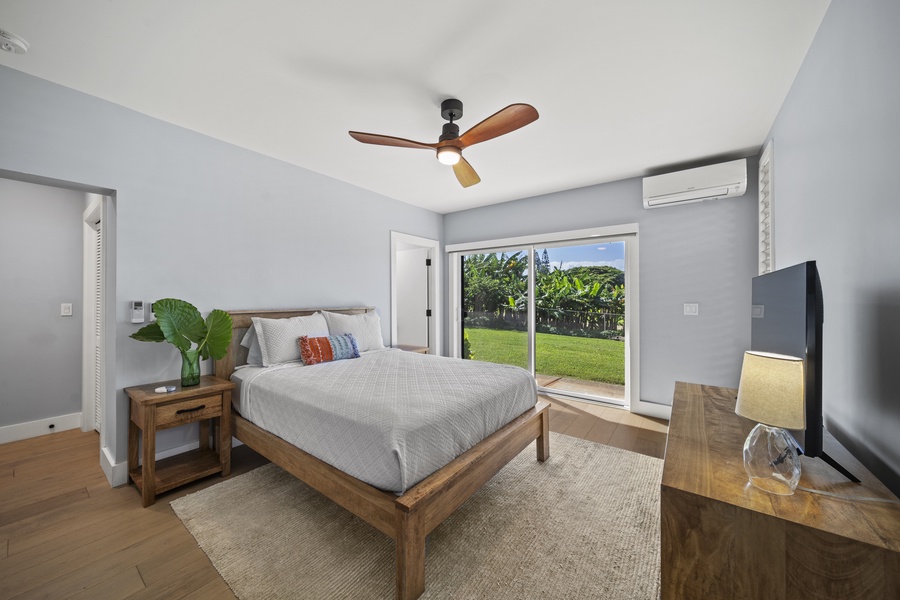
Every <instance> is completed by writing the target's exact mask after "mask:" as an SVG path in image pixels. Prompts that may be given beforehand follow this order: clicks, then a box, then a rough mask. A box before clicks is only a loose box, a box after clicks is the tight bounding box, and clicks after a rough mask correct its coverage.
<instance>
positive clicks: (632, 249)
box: [445, 223, 659, 416]
mask: <svg viewBox="0 0 900 600" xmlns="http://www.w3.org/2000/svg"><path fill="white" fill-rule="evenodd" d="M603 239H614V240H616V241H624V242H625V261H626V262H625V290H626V292H625V374H626V377H625V408H627V409H628V410H630V411H632V412H635V413H639V414H646V415H651V416H659V415H657V414H656V413H657V411H656V410H654V409H655V407H656V405H655V404H653V403H650V402H643V401H641V399H640V315H639V308H640V302H639V298H640V287H639V286H640V272H639V265H640V261H639V259H638V224H637V223H628V224H623V225H614V226H608V227H595V228H590V229H577V230H572V231H561V232H556V233H546V234H537V235H531V236H519V237H513V238H503V239H496V240H484V241H478V242H465V243H460V244H449V245H447V246H446V248H445V250H446V252H447V253H448V263H449V266H450V268H449V277H450V280H449V293H450V316H451V318H450V322H449V327H448V329H449V332H450V340H451V343H450V347H449V351H450V355H451V356H453V357H457V358H459V357H460V356H461V355H462V344H461V337H462V327H463V322H462V306H461V301H462V297H461V294H462V290H461V278H462V268H461V256H462V255H464V254H473V253H492V252H496V251H502V250H509V249H511V248H523V247H526V248H527V247H538V246H541V245H547V246H553V245H575V244H577V243H578V242H585V243H594V242H600V241H602V240H603ZM532 261H533V256H532V257H529V269H528V296H529V302H532V301H533V298H534V281H535V275H534V272H535V268H534V266H533V265H532V264H531V262H532ZM534 312H535V311H534V310H529V311H528V336H529V340H533V339H534V332H535V315H534ZM534 347H535V344H534V343H531V342H529V355H528V365H529V369H530V370H531V372H532V373H534V368H535V357H534V351H535V348H534ZM541 391H546V392H547V393H558V392H559V391H558V390H553V389H549V388H548V389H544V388H541ZM566 395H570V394H566Z"/></svg>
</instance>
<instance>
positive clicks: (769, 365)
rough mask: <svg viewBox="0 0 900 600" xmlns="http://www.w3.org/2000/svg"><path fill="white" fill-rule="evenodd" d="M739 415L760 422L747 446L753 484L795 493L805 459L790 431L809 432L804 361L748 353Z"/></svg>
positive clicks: (746, 459)
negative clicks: (805, 402)
mask: <svg viewBox="0 0 900 600" xmlns="http://www.w3.org/2000/svg"><path fill="white" fill-rule="evenodd" d="M734 412H736V413H737V414H738V415H740V416H742V417H746V418H748V419H750V420H753V421H756V422H757V423H758V424H757V425H756V427H754V428H753V430H752V431H751V432H750V435H748V436H747V440H746V441H745V442H744V470H745V471H747V475H748V476H749V477H750V483H752V484H753V485H754V486H755V487H757V488H759V489H761V490H765V491H766V492H769V493H772V494H779V495H783V496H788V495H790V494H793V493H794V490H795V489H796V488H797V483H799V481H800V457H799V456H798V454H797V446H796V444H795V442H794V440H793V439H791V437H790V436H789V435H788V433H787V432H786V431H785V429H803V428H804V427H806V412H805V410H804V395H803V359H800V358H797V357H796V356H785V355H783V354H771V353H768V352H756V351H748V352H745V353H744V365H743V367H742V368H741V383H740V387H739V388H738V397H737V405H736V406H735V408H734Z"/></svg>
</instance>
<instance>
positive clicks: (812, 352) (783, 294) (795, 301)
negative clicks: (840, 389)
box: [750, 261, 823, 456]
mask: <svg viewBox="0 0 900 600" xmlns="http://www.w3.org/2000/svg"><path fill="white" fill-rule="evenodd" d="M752 304H753V308H752V312H751V317H752V318H751V320H750V323H751V326H750V349H751V350H759V351H763V352H775V353H777V354H787V355H790V356H797V357H799V358H802V359H803V362H804V367H805V377H806V381H805V391H806V428H805V429H804V430H800V431H791V432H790V433H791V434H792V435H793V436H794V439H795V440H796V441H797V446H798V448H799V449H800V451H801V452H802V453H803V454H806V455H807V456H819V455H821V454H822V437H823V429H822V428H823V423H822V322H823V314H822V313H823V302H822V284H821V282H820V281H819V272H818V270H817V269H816V262H815V261H809V262H805V263H802V264H799V265H795V266H793V267H787V268H785V269H779V270H777V271H772V272H771V273H766V274H765V275H760V276H758V277H754V278H753V301H752Z"/></svg>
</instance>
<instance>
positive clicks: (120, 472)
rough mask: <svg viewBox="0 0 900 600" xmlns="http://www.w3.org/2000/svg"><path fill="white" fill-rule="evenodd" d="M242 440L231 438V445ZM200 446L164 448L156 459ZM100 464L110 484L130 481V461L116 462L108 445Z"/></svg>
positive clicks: (102, 454) (101, 456) (237, 443)
mask: <svg viewBox="0 0 900 600" xmlns="http://www.w3.org/2000/svg"><path fill="white" fill-rule="evenodd" d="M241 445H242V444H241V442H240V441H239V440H236V439H234V438H231V446H232V448H234V447H236V446H241ZM199 447H200V442H199V441H197V442H192V443H190V444H185V445H183V446H176V447H175V448H169V449H168V450H163V451H162V452H157V453H156V460H162V459H164V458H168V457H170V456H175V455H176V454H181V453H182V452H188V451H190V450H196V449H197V448H199ZM100 466H101V467H102V468H103V472H104V473H105V474H106V479H107V480H108V481H109V485H110V486H112V487H117V486H120V485H125V484H126V483H128V463H127V462H120V463H117V462H114V461H113V458H112V456H111V455H110V454H109V450H108V449H107V448H106V447H103V448H101V449H100Z"/></svg>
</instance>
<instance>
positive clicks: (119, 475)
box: [100, 446, 128, 487]
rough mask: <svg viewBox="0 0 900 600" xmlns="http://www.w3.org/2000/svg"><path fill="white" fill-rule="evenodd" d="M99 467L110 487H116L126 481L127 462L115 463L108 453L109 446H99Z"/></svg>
mask: <svg viewBox="0 0 900 600" xmlns="http://www.w3.org/2000/svg"><path fill="white" fill-rule="evenodd" d="M100 467H101V468H102V469H103V473H104V474H105V475H106V480H107V481H109V485H110V486H111V487H118V486H120V485H125V484H126V483H128V463H127V462H120V463H117V462H116V461H115V460H114V459H113V457H112V455H111V454H110V453H109V448H107V447H106V446H103V447H102V448H100Z"/></svg>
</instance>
